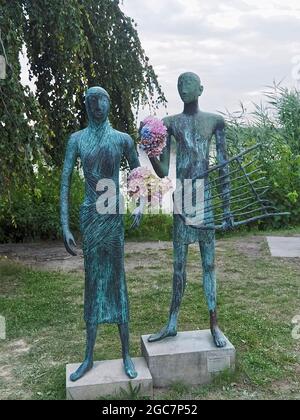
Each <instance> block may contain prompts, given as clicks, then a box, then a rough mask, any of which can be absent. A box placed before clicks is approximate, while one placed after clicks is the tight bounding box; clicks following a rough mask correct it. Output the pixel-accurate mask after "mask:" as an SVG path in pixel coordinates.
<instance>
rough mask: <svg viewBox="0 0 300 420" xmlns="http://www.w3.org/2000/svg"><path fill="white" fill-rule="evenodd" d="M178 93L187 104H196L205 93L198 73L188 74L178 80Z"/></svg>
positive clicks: (182, 75)
mask: <svg viewBox="0 0 300 420" xmlns="http://www.w3.org/2000/svg"><path fill="white" fill-rule="evenodd" d="M178 92H179V95H180V97H181V99H182V101H183V102H184V103H186V104H189V103H192V102H195V101H196V100H198V98H199V96H201V95H202V93H203V86H202V84H201V79H200V77H199V76H198V75H197V74H196V73H192V72H186V73H183V74H181V75H180V76H179V78H178Z"/></svg>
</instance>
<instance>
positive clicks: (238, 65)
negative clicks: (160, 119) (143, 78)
mask: <svg viewBox="0 0 300 420" xmlns="http://www.w3.org/2000/svg"><path fill="white" fill-rule="evenodd" d="M121 7H122V9H123V10H124V12H125V13H126V14H127V15H129V16H131V17H132V18H134V19H135V21H136V23H137V24H138V28H137V29H138V33H139V36H140V39H141V41H142V45H143V47H144V49H145V50H146V53H147V55H148V56H149V57H150V60H151V64H152V65H153V66H154V68H155V71H156V73H157V74H158V76H159V80H160V83H161V84H162V87H163V90H164V92H165V94H166V96H167V99H168V101H169V105H168V112H169V113H170V114H173V113H177V112H181V110H182V104H181V101H180V98H179V97H178V93H177V78H178V76H179V74H180V73H182V72H184V71H194V72H196V73H198V74H199V75H200V77H201V79H202V81H203V84H204V87H205V91H204V94H203V98H202V99H201V107H202V108H203V109H204V110H207V111H211V112H215V111H218V110H220V111H224V110H225V108H229V109H230V110H231V111H234V110H236V109H238V107H239V101H240V100H242V101H244V102H245V104H246V105H247V106H248V108H249V109H251V105H250V104H251V102H252V101H256V102H259V101H260V100H261V98H262V96H261V92H262V91H263V90H264V87H265V86H266V85H270V84H272V82H273V80H276V81H280V80H282V79H284V84H285V85H288V86H292V85H295V84H296V81H295V80H294V79H293V78H292V69H293V64H292V60H293V58H294V60H296V61H297V60H298V61H299V62H300V58H299V57H300V1H299V0H124V2H123V6H121ZM297 56H298V57H297ZM299 75H300V69H299ZM299 79H300V78H299ZM299 81H300V80H299ZM164 113H165V111H164V110H163V109H162V110H161V112H159V114H162V115H163V114H164Z"/></svg>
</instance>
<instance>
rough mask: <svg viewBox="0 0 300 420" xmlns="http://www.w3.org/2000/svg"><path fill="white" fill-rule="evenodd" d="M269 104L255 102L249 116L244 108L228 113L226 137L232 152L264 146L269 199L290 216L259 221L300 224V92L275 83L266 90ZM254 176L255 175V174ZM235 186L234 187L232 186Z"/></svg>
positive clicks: (261, 160) (261, 155)
mask: <svg viewBox="0 0 300 420" xmlns="http://www.w3.org/2000/svg"><path fill="white" fill-rule="evenodd" d="M265 95H266V99H267V103H266V105H255V107H256V109H255V111H254V113H252V114H251V115H247V113H246V111H245V109H244V107H243V105H242V106H241V110H240V111H238V112H235V113H232V114H228V115H227V122H228V128H227V139H228V147H229V149H230V154H232V155H236V154H237V153H239V152H240V151H241V150H243V149H246V148H249V147H251V146H253V145H255V144H256V143H259V144H260V145H261V148H260V149H259V152H258V153H259V154H258V161H259V164H260V165H261V166H262V171H261V173H260V174H257V177H260V176H261V174H262V173H263V175H264V176H265V177H266V182H267V183H268V185H269V186H270V187H271V188H270V191H269V192H268V193H267V198H268V199H269V200H271V201H272V202H273V203H274V204H275V205H276V206H277V207H278V209H279V210H280V211H283V212H285V211H288V212H290V213H291V216H290V217H285V218H280V219H278V220H277V219H270V220H268V221H264V222H260V225H262V226H266V225H268V224H270V223H272V224H273V226H274V227H282V224H285V225H298V224H299V223H300V207H299V200H300V92H299V91H297V90H288V89H287V88H283V87H281V86H280V85H276V84H274V85H273V86H270V87H269V89H268V91H267V92H265ZM254 179H255V177H254ZM233 188H234V186H233Z"/></svg>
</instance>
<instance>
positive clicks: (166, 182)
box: [127, 167, 173, 202]
mask: <svg viewBox="0 0 300 420" xmlns="http://www.w3.org/2000/svg"><path fill="white" fill-rule="evenodd" d="M172 189H173V184H172V181H171V179H170V178H168V177H165V178H163V179H160V178H158V177H157V176H155V175H153V174H152V172H151V171H150V169H147V168H144V167H139V168H136V169H134V170H133V171H131V173H130V175H129V177H128V187H127V190H128V194H129V196H130V197H133V198H134V199H139V198H141V197H145V198H148V197H149V196H150V197H151V200H152V201H154V202H160V200H161V199H162V197H163V196H164V195H165V194H166V193H167V192H169V191H171V190H172Z"/></svg>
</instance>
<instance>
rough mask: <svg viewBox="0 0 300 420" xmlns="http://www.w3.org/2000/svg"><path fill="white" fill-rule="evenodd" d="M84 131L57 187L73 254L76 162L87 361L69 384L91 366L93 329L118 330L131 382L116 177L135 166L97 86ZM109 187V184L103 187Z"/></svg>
mask: <svg viewBox="0 0 300 420" xmlns="http://www.w3.org/2000/svg"><path fill="white" fill-rule="evenodd" d="M86 108H87V113H88V117H89V126H88V127H87V128H86V129H84V130H82V131H79V132H77V133H75V134H73V135H72V136H71V138H70V140H69V143H68V146H67V151H66V157H65V163H64V169H63V174H62V183H61V224H62V229H63V234H64V242H65V246H66V249H67V251H68V252H69V253H70V254H71V255H76V250H75V247H76V244H75V241H74V238H73V235H72V234H71V232H70V229H69V199H68V196H69V190H70V183H71V176H72V172H73V168H74V165H75V162H76V160H77V158H80V160H81V163H82V167H83V172H84V177H85V199H84V202H83V204H82V206H81V210H80V226H81V233H82V238H83V253H84V266H85V302H84V318H85V322H86V325H87V348H86V358H85V361H84V362H83V364H82V365H81V366H80V368H79V369H78V370H77V372H75V373H74V374H73V375H72V376H71V380H73V381H76V380H78V379H80V378H81V377H82V376H83V375H84V374H85V373H86V372H87V371H88V370H90V369H91V368H92V366H93V351H94V345H95V340H96V334H97V326H98V324H104V323H109V324H111V323H115V324H118V326H119V331H120V337H121V341H122V348H123V359H124V366H125V371H126V373H127V375H128V376H129V377H130V378H134V377H136V376H137V373H136V371H135V368H134V365H133V362H132V360H131V358H130V356H129V328H128V322H129V308H128V294H127V287H126V281H125V269H124V221H123V211H122V206H121V204H122V203H121V201H120V191H119V174H120V167H121V160H122V158H123V157H125V158H126V159H127V161H128V163H129V166H130V168H131V169H134V168H137V167H139V166H140V163H139V159H138V156H137V153H136V149H135V145H134V142H133V140H132V139H131V137H130V136H128V135H127V134H124V133H121V132H119V131H116V130H114V129H113V128H112V127H111V125H110V123H109V121H108V113H109V109H110V98H109V95H108V93H107V92H106V91H105V90H104V89H103V88H100V87H95V88H90V89H89V90H88V92H87V94H86ZM108 184H109V185H108ZM108 188H109V193H110V195H111V192H112V191H113V196H110V197H109V199H108V200H107V208H106V211H107V214H105V212H99V211H98V208H97V202H98V200H99V198H101V196H102V195H105V194H107V189H108ZM141 214H142V208H138V209H137V210H136V211H135V212H134V220H133V227H135V226H137V225H138V224H139V222H140V219H141Z"/></svg>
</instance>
